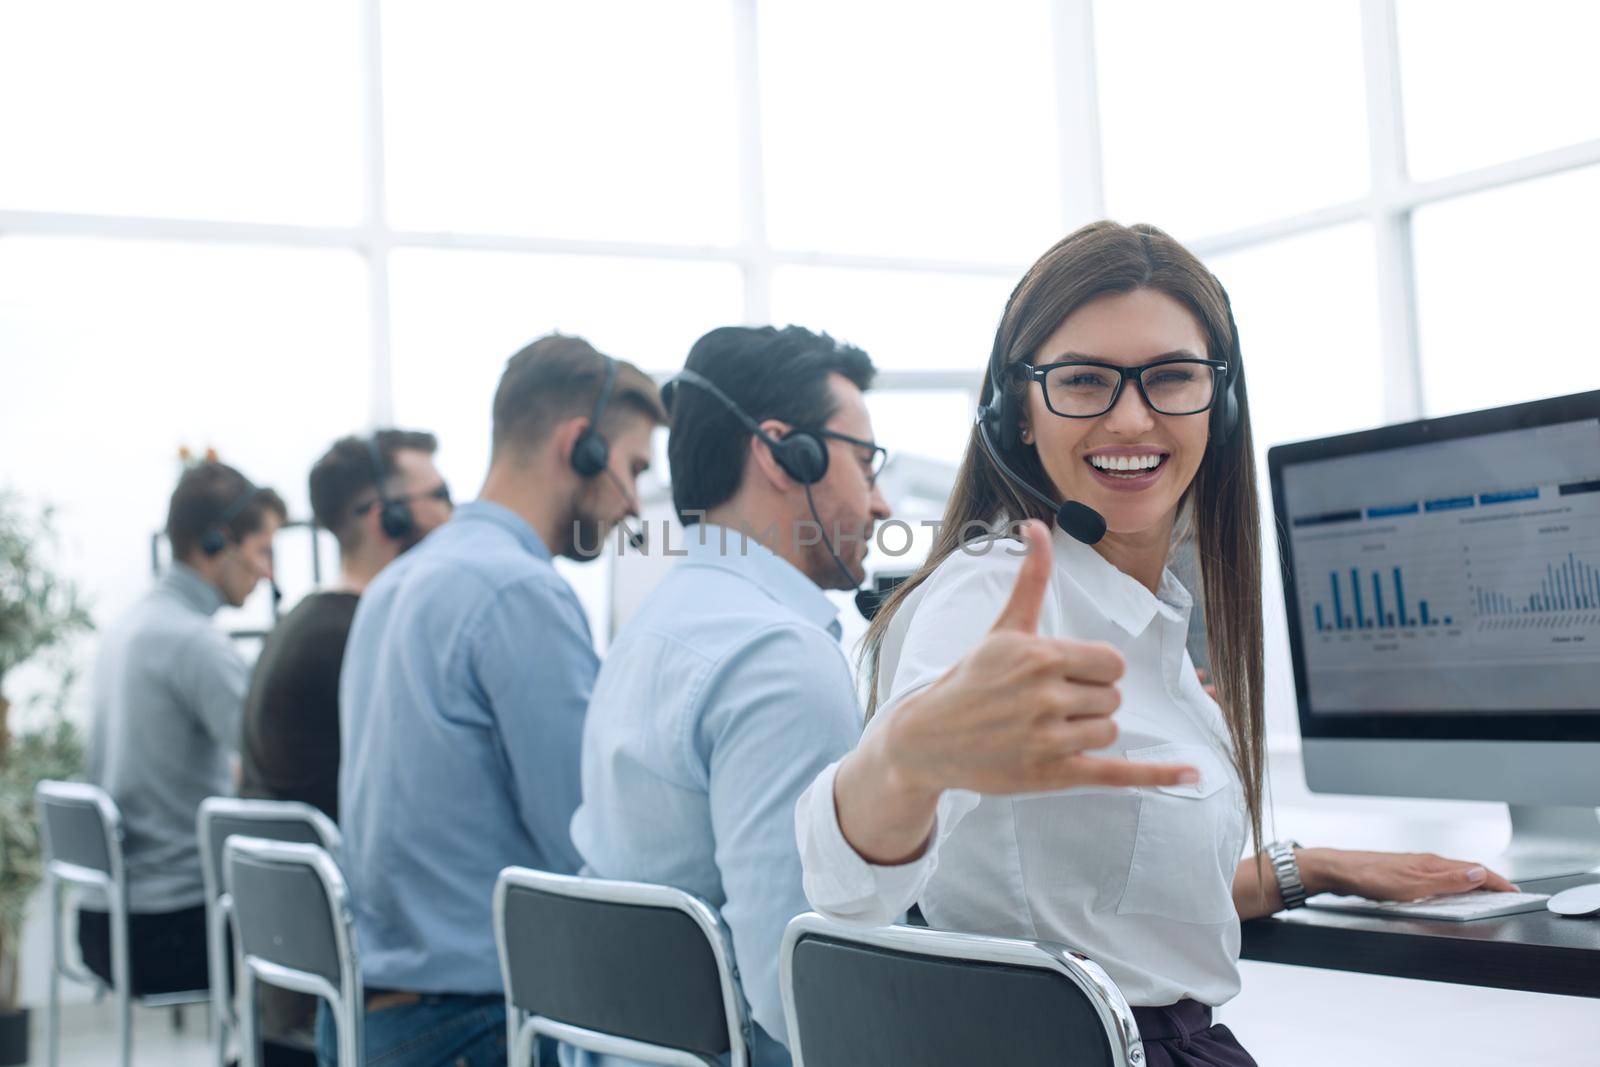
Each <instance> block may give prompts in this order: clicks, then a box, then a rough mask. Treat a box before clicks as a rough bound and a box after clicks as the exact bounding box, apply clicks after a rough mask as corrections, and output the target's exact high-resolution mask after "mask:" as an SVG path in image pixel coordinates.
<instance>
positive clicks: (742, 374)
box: [564, 326, 889, 1067]
mask: <svg viewBox="0 0 1600 1067" xmlns="http://www.w3.org/2000/svg"><path fill="white" fill-rule="evenodd" d="M687 372H688V373H686V374H685V375H682V376H680V378H679V379H677V380H676V381H675V382H673V383H671V385H670V386H669V391H668V394H667V396H668V399H669V400H670V404H671V408H672V433H671V437H670V438H669V444H668V456H669V459H670V461H671V464H672V491H673V502H674V506H675V507H676V509H677V511H678V515H679V518H680V519H681V520H682V521H683V522H684V524H685V526H686V527H687V534H686V537H687V541H688V544H687V546H686V551H687V555H686V557H685V558H684V559H682V560H681V561H680V562H679V563H678V564H677V565H676V566H675V567H674V568H673V570H672V571H671V572H670V573H669V574H668V575H667V577H666V578H665V579H664V580H663V581H662V583H661V585H660V586H659V587H658V588H656V589H655V590H654V591H653V592H652V593H651V594H650V595H649V597H648V598H646V600H645V602H644V603H643V604H642V605H641V606H640V608H639V610H638V612H637V613H636V614H635V615H634V616H633V618H631V619H630V620H629V621H628V622H627V624H626V625H625V626H624V627H623V628H622V630H621V632H620V633H619V634H618V635H617V638H616V641H615V642H614V643H613V645H612V647H611V650H610V651H609V653H608V654H607V658H606V662H605V665H604V666H603V667H602V668H601V670H600V675H599V678H598V679H597V680H596V683H595V689H594V696H593V698H592V699H591V701H590V705H589V718H588V722H587V724H586V726H585V728H584V738H583V804H582V806H581V807H580V808H579V809H578V812H577V814H576V815H575V816H574V817H573V820H572V837H573V842H574V844H576V845H577V848H578V851H579V852H580V853H581V854H582V856H583V859H584V862H585V865H586V870H585V873H588V874H592V875H595V876H598V877H603V878H621V879H629V880H635V881H644V882H657V883H665V884H668V885H674V886H677V887H679V888H681V889H685V890H687V891H689V892H691V893H694V894H696V895H698V896H700V897H702V898H704V899H705V900H706V901H708V902H709V903H710V904H711V905H712V906H713V907H715V908H717V909H718V910H719V911H720V912H721V914H722V918H723V920H724V921H725V922H726V924H727V926H728V928H729V930H730V932H731V934H732V938H733V950H734V956H735V959H736V962H737V964H738V968H739V972H740V975H741V976H742V977H741V981H742V985H743V989H744V994H745V997H746V1000H747V1001H748V1003H749V1006H750V1010H751V1018H752V1021H753V1022H754V1027H753V1033H752V1043H753V1049H752V1053H753V1063H754V1064H755V1065H756V1067H771V1065H775V1064H788V1063H789V1054H788V1052H787V1051H786V1049H785V1047H784V1046H785V1044H786V1043H787V1040H788V1036H787V1034H786V1032H785V1027H784V1020H783V1006H782V1003H781V999H780V996H779V992H778V948H779V943H780V941H781V940H782V937H783V930H784V927H785V926H786V925H787V924H788V922H789V920H790V919H792V918H793V917H794V916H796V915H798V914H800V913H801V912H803V911H805V910H807V905H806V899H805V894H804V892H803V891H802V889H801V880H800V857H799V853H798V849H797V846H796V844H795V835H794V805H795V800H796V799H797V798H798V797H799V795H800V794H801V793H802V792H803V791H804V790H805V788H806V786H807V785H809V784H810V782H811V780H812V778H814V777H815V776H816V774H817V773H818V772H820V771H821V769H822V768H824V767H826V766H827V765H828V764H829V763H831V762H833V761H834V760H836V759H838V758H840V757H841V756H842V755H844V754H845V753H846V752H848V751H849V750H850V749H851V748H853V747H854V746H855V743H856V739H857V736H858V735H859V733H860V726H861V721H860V710H859V706H858V704H857V700H856V694H855V688H854V683H853V679H852V674H851V671H850V666H849V663H848V662H847V660H846V658H845V655H844V651H843V650H842V649H841V648H840V645H839V633H840V627H839V621H838V619H837V618H836V611H835V608H834V606H833V604H832V602H831V601H830V600H829V599H828V598H827V597H826V596H825V595H824V593H823V590H824V589H851V588H854V587H855V586H856V585H857V584H859V583H860V581H861V578H862V574H863V569H862V560H863V558H864V556H865V554H866V549H867V543H868V541H869V540H870V536H871V531H872V528H873V525H874V523H875V522H878V521H881V520H883V519H885V518H887V517H888V515H889V509H888V505H887V504H885V503H884V500H883V496H882V494H881V493H879V492H878V490H877V488H876V487H875V484H874V483H875V480H876V477H877V472H878V468H879V467H880V465H881V460H882V456H883V452H882V450H881V449H878V448H877V446H876V445H874V444H873V442H872V425H871V420H870V419H869V417H868V415H867V408H866V403H865V401H864V399H863V396H862V393H863V391H864V390H865V389H866V388H868V386H869V385H870V384H871V381H872V377H873V373H874V371H873V366H872V363H871V361H870V360H869V359H868V358H867V356H866V354H865V353H864V352H862V351H860V350H859V349H856V348H851V347H849V346H847V345H841V344H839V343H837V342H835V341H833V340H832V339H831V338H828V337H827V336H826V335H818V334H814V333H812V332H810V331H808V330H803V329H801V328H799V327H795V326H790V327H786V328H784V329H781V330H778V329H773V328H771V327H765V328H760V329H755V328H746V327H728V328H723V329H719V330H713V331H712V332H711V333H709V334H707V335H706V336H704V337H702V338H701V339H700V340H699V341H698V342H696V343H695V346H694V348H693V349H692V350H691V351H690V353H689V359H688V363H687ZM564 1052H565V1055H566V1056H567V1058H568V1059H569V1061H570V1062H579V1063H586V1064H596V1063H601V1062H606V1063H610V1064H615V1063H618V1062H622V1061H617V1060H615V1059H611V1060H604V1059H602V1058H600V1057H592V1056H589V1055H588V1054H586V1053H575V1052H574V1050H570V1049H568V1050H564Z"/></svg>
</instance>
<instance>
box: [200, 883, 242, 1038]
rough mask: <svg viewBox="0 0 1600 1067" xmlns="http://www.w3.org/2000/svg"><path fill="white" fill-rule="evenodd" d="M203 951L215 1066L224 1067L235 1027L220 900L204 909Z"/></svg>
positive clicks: (224, 911)
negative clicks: (207, 972)
mask: <svg viewBox="0 0 1600 1067" xmlns="http://www.w3.org/2000/svg"><path fill="white" fill-rule="evenodd" d="M206 922H207V923H208V929H207V931H206V933H207V937H206V951H207V953H208V954H209V955H210V957H211V967H210V970H211V1043H212V1045H213V1046H214V1047H215V1049H216V1054H217V1063H216V1067H228V1032H229V1030H230V1029H231V1028H232V1027H233V1026H234V1025H235V1024H234V1021H233V1019H231V1018H230V1015H231V1012H232V1005H231V1004H230V1003H229V1001H228V993H229V988H228V985H229V983H228V950H227V947H226V946H227V944H228V940H227V931H228V916H227V912H226V910H225V905H224V903H223V902H222V901H220V900H219V901H216V902H214V903H213V904H212V906H211V908H209V909H208V910H207V913H206Z"/></svg>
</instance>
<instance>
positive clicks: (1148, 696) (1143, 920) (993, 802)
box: [795, 530, 1246, 1006]
mask: <svg viewBox="0 0 1600 1067" xmlns="http://www.w3.org/2000/svg"><path fill="white" fill-rule="evenodd" d="M1053 547H1054V549H1055V573H1054V575H1053V576H1052V578H1051V582H1050V587H1049V589H1048V590H1047V591H1046V594H1045V600H1044V609H1043V611H1042V613H1041V617H1040V624H1039V632H1040V633H1042V634H1047V635H1051V636H1058V637H1070V638H1077V639H1081V640H1100V641H1106V642H1109V643H1110V644H1112V645H1114V646H1116V647H1117V649H1118V650H1119V651H1120V652H1121V653H1122V655H1123V656H1124V657H1125V658H1126V660H1127V671H1126V673H1125V674H1124V675H1123V677H1122V680H1121V681H1120V682H1118V687H1119V689H1120V690H1121V693H1122V703H1121V706H1120V707H1119V709H1118V710H1117V712H1116V713H1115V715H1114V717H1113V721H1114V722H1116V724H1117V726H1118V730H1119V732H1118V735H1117V739H1116V741H1115V742H1114V743H1113V744H1112V745H1111V747H1109V748H1106V749H1102V750H1098V751H1097V752H1096V753H1095V754H1096V755H1115V756H1121V757H1123V758H1126V759H1129V760H1149V761H1152V762H1163V763H1166V762H1174V763H1187V764H1191V765H1193V766H1194V767H1196V768H1198V769H1199V771H1200V781H1199V783H1198V784H1196V785H1182V786H1159V787H1152V788H1135V787H1099V786H1093V787H1083V788H1077V789H1067V790H1060V791H1056V792H1049V793H1032V794H1024V795H1020V796H983V795H979V794H977V793H973V792H970V791H968V790H962V789H950V790H946V791H945V793H944V795H943V796H942V797H941V798H940V800H939V807H938V814H937V822H936V827H935V831H934V835H933V840H932V841H931V842H930V843H929V846H928V849H927V851H926V853H925V854H924V855H923V856H922V857H921V858H920V859H917V860H915V861H914V862H912V863H908V864H905V865H903V866H898V867H881V866H877V865H874V864H870V863H867V862H866V861H865V860H863V859H862V858H861V857H860V856H859V855H858V854H857V853H856V851H855V850H854V849H853V848H851V846H850V844H849V843H848V842H847V841H846V840H845V839H844V835H843V834H842V833H841V832H840V830H839V821H838V815H837V812H836V811H835V808H834V804H833V778H834V774H835V772H836V771H837V770H838V766H839V765H838V764H837V763H834V764H832V765H830V766H829V767H828V768H827V769H826V770H824V771H823V772H822V774H820V775H819V776H818V777H817V779H816V780H815V781H814V782H812V784H811V786H810V787H809V788H808V789H807V790H806V792H805V793H804V794H802V796H801V798H800V801H799V804H798V805H797V807H796V809H795V821H796V831H797V833H798V836H799V844H800V856H801V861H802V864H803V866H804V869H805V891H806V898H807V899H808V900H809V901H810V903H811V906H812V907H814V908H816V909H817V911H819V912H821V913H823V914H825V915H829V916H831V917H833V918H835V919H838V920H841V921H845V922H853V923H858V924H863V925H883V924H886V923H892V922H895V921H896V920H897V919H898V918H899V917H900V916H901V914H902V913H904V911H905V910H906V909H907V908H908V907H910V906H911V904H912V903H918V904H920V905H921V907H922V912H923V915H924V916H926V918H927V920H928V923H929V924H930V925H931V926H933V927H936V928H940V929H951V930H961V931H965V932H969V933H980V934H989V935H994V936H1002V937H1019V938H1027V939H1034V940H1047V941H1057V942H1061V943H1063V944H1065V945H1067V946H1069V947H1071V948H1074V949H1076V950H1078V951H1080V952H1082V953H1084V954H1085V955H1087V956H1089V957H1090V958H1091V959H1093V960H1095V961H1096V962H1097V963H1099V964H1100V965H1101V966H1102V967H1104V968H1105V969H1106V971H1107V972H1108V973H1109V974H1110V975H1111V977H1112V978H1113V979H1114V980H1115V981H1116V983H1117V985H1118V986H1119V987H1120V988H1121V990H1122V993H1123V995H1124V996H1125V997H1127V999H1128V1002H1129V1003H1130V1004H1132V1005H1134V1006H1159V1005H1165V1004H1172V1003H1174V1002H1176V1001H1177V1000H1179V999H1181V998H1184V997H1190V998H1193V999H1195V1000H1198V1001H1200V1002H1202V1003H1204V1004H1209V1005H1212V1006H1216V1005H1219V1004H1222V1003H1224V1002H1225V1001H1227V1000H1228V999H1230V998H1231V997H1232V996H1233V995H1234V994H1235V993H1237V992H1238V991H1239V971H1238V958H1239V916H1238V913H1237V912H1236V911H1235V910H1234V905H1233V895H1232V884H1233V875H1234V872H1235V870H1236V869H1237V868H1238V865H1239V862H1240V859H1241V856H1242V853H1243V851H1244V845H1245V836H1246V820H1245V812H1244V793H1243V790H1242V788H1241V786H1240V783H1239V778H1238V775H1237V774H1236V773H1235V771H1234V769H1233V765H1232V760H1231V757H1230V753H1231V751H1232V748H1231V745H1230V743H1229V740H1228V736H1227V732H1226V725H1225V724H1224V722H1223V718H1222V711H1221V709H1220V708H1219V707H1218V706H1217V704H1216V702H1215V701H1213V700H1212V699H1211V698H1210V697H1209V696H1208V695H1207V694H1206V692H1205V690H1204V689H1203V688H1201V685H1200V681H1199V679H1198V678H1197V677H1196V676H1195V672H1194V665H1193V662H1192V661H1191V660H1190V658H1189V653H1188V650H1187V648H1186V647H1185V639H1186V637H1187V634H1188V619H1189V609H1190V606H1191V604H1192V601H1191V600H1190V597H1189V594H1188V592H1187V591H1185V590H1184V588H1183V586H1182V585H1181V584H1180V583H1179V582H1178V580H1177V579H1176V578H1174V577H1173V576H1172V573H1171V572H1170V571H1168V572H1166V573H1165V574H1163V575H1162V579H1161V587H1160V592H1159V595H1158V596H1152V595H1151V593H1150V591H1149V590H1148V589H1146V588H1145V587H1144V586H1142V585H1140V584H1139V583H1138V582H1137V581H1135V580H1134V579H1133V578H1130V577H1129V576H1128V575H1126V574H1123V573H1122V572H1121V571H1119V570H1117V569H1116V568H1115V567H1113V566H1112V565H1111V564H1110V563H1107V562H1106V561H1105V560H1104V559H1103V558H1101V556H1100V555H1099V553H1097V552H1095V551H1094V550H1093V549H1092V548H1089V547H1088V546H1086V545H1082V544H1080V543H1078V542H1077V541H1074V540H1072V539H1071V538H1070V537H1068V536H1067V535H1065V534H1063V533H1062V532H1061V531H1059V530H1057V531H1056V532H1055V534H1054V544H1053ZM977 551H978V550H961V551H957V552H955V553H953V554H951V556H950V557H949V558H947V559H946V560H945V561H944V562H943V563H941V564H940V565H939V567H938V569H937V570H936V571H935V572H934V573H933V575H932V576H931V577H929V579H928V580H927V581H926V582H924V583H923V586H922V588H921V589H918V590H917V591H916V592H915V593H914V594H913V596H912V598H911V599H910V600H908V601H907V603H906V605H905V606H904V607H903V608H902V609H901V610H900V611H899V612H897V613H896V617H895V619H894V623H893V625H892V626H891V629H890V631H889V633H888V635H887V636H886V639H885V642H884V651H883V658H882V661H881V666H880V678H879V694H880V702H879V703H880V708H879V711H878V714H877V715H876V717H875V718H874V719H873V721H872V723H870V724H869V725H868V727H867V728H868V729H869V730H871V729H874V728H876V727H877V726H879V725H881V724H882V723H883V722H885V721H887V719H888V718H889V716H892V715H893V714H895V711H896V710H897V708H898V707H899V706H900V704H901V702H902V701H903V700H904V699H905V697H906V696H907V695H908V694H910V693H913V692H915V691H917V690H919V689H921V688H923V687H924V686H926V685H928V684H929V683H931V682H933V681H935V680H937V679H938V678H939V677H940V676H942V675H943V674H944V673H945V672H946V671H947V670H949V669H950V667H952V666H953V665H954V664H955V663H956V661H957V660H959V659H960V658H961V657H962V656H963V655H965V654H966V653H967V652H969V651H970V650H971V649H972V648H973V647H974V646H976V645H977V644H978V642H979V641H981V640H982V639H983V637H984V635H985V634H986V633H987V632H988V631H989V628H990V627H991V625H992V624H993V622H994V619H995V618H996V617H997V616H998V615H999V614H1000V610H1001V608H1002V607H1004V606H1005V603H1006V601H1007V599H1008V598H1009V597H1010V595H1011V587H1012V585H1013V583H1014V582H1015V580H1016V575H1017V571H1018V569H1019V567H1020V564H1021V551H1022V549H1021V545H1020V543H1018V542H1016V541H1013V540H998V541H994V542H991V543H990V548H989V550H988V551H987V552H984V553H982V554H977ZM884 695H887V697H888V699H887V700H886V701H885V700H883V699H881V698H882V697H883V696H884Z"/></svg>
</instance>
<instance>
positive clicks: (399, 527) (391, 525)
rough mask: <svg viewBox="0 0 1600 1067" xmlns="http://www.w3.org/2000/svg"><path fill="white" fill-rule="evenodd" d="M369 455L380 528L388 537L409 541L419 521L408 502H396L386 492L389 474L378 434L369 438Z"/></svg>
mask: <svg viewBox="0 0 1600 1067" xmlns="http://www.w3.org/2000/svg"><path fill="white" fill-rule="evenodd" d="M367 455H368V456H370V457H371V459H372V479H373V487H374V488H376V489H377V490H378V526H379V527H380V528H381V529H382V530H383V532H384V535H385V536H386V537H389V538H392V539H394V540H396V541H406V540H409V539H410V537H411V535H412V534H414V533H416V531H417V520H416V517H415V516H413V515H412V514H411V505H410V504H409V503H408V502H406V501H404V500H396V499H394V498H393V497H391V496H389V494H388V493H386V492H384V489H383V482H384V479H385V478H386V477H388V474H387V472H386V471H385V470H384V467H383V452H382V451H381V450H380V449H379V448H378V435H377V434H373V435H372V436H371V437H369V438H367ZM363 510H365V509H363Z"/></svg>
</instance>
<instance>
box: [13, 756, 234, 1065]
mask: <svg viewBox="0 0 1600 1067" xmlns="http://www.w3.org/2000/svg"><path fill="white" fill-rule="evenodd" d="M33 795H34V804H35V806H36V807H37V809H38V815H39V833H40V837H41V839H42V843H43V846H44V883H45V891H46V894H47V898H48V900H49V908H50V1002H49V1007H48V1009H47V1011H46V1033H47V1039H46V1040H47V1049H48V1051H47V1052H46V1060H45V1062H46V1063H47V1064H48V1065H49V1067H57V1064H59V1063H60V1057H61V978H62V976H63V975H65V976H66V977H68V978H71V979H72V980H74V981H77V982H85V983H88V984H90V985H92V986H94V987H95V991H96V994H97V995H99V994H102V993H104V992H105V990H106V988H107V987H106V983H105V982H104V981H103V980H102V979H101V978H100V977H99V976H98V975H96V974H92V973H90V972H88V971H82V970H79V969H77V968H76V967H74V966H72V965H70V964H69V963H68V960H67V956H66V952H65V946H64V945H63V944H62V926H63V923H62V921H61V919H62V910H63V905H64V904H65V902H66V896H65V891H66V890H67V889H68V888H69V887H70V888H72V889H74V890H76V891H77V893H78V894H79V896H80V898H81V899H82V900H84V901H88V902H97V903H103V904H104V905H105V908H106V912H107V914H108V915H109V917H110V923H109V924H110V928H111V986H110V990H111V993H112V995H113V996H114V997H115V998H116V1002H117V1033H118V1045H119V1058H118V1062H119V1063H120V1064H121V1065H122V1067H130V1065H131V1064H132V1063H133V1005H134V1004H139V1005H141V1006H143V1007H148V1008H163V1007H172V1006H174V1005H180V1004H200V1003H204V1002H205V1001H207V1000H209V999H210V997H211V991H210V990H208V989H194V990H185V991H181V992H173V993H157V994H151V995H148V996H135V995H134V993H133V985H132V980H131V978H130V977H129V974H130V963H129V959H128V876H127V870H126V868H125V867H124V866H123V861H122V813H121V812H120V811H119V810H118V809H117V804H116V801H114V800H112V799H111V795H110V794H109V793H107V792H106V791H105V790H104V789H101V788H100V787H98V786H93V785H89V784H87V783H85V782H55V781H44V782H40V783H39V784H38V786H37V787H36V788H35V789H34V794H33Z"/></svg>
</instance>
